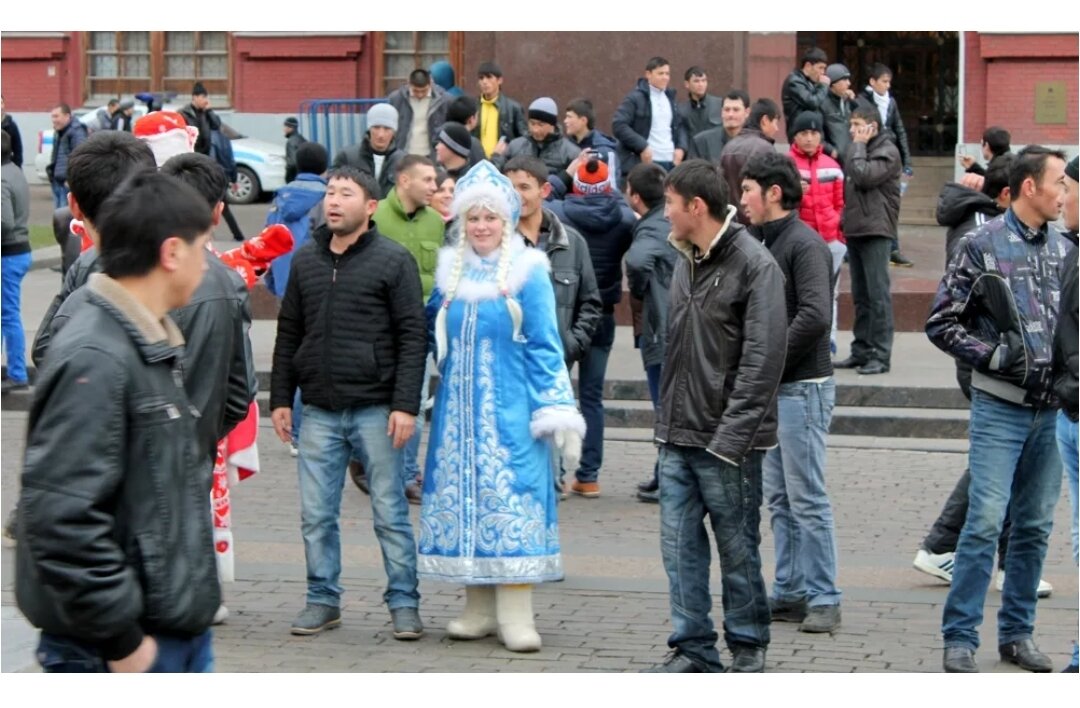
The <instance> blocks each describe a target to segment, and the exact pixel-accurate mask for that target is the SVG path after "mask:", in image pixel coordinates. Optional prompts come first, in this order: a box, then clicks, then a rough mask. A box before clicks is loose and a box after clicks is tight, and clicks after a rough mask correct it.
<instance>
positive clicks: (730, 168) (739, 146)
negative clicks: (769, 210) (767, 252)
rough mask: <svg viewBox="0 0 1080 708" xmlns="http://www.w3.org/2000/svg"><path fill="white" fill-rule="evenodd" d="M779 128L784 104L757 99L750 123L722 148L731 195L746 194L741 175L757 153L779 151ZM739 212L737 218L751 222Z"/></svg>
mask: <svg viewBox="0 0 1080 708" xmlns="http://www.w3.org/2000/svg"><path fill="white" fill-rule="evenodd" d="M779 131H780V107H779V106H777V105H776V103H775V102H774V101H772V100H771V99H768V98H759V99H758V100H757V101H754V105H753V107H752V108H751V109H750V117H749V118H748V119H747V121H746V125H745V126H744V127H743V129H742V130H741V131H739V134H738V135H736V136H735V137H734V138H732V139H731V140H730V141H729V142H728V143H727V144H726V145H724V147H723V149H722V150H721V151H720V167H721V168H722V171H721V174H722V176H723V179H724V182H725V184H726V186H727V193H728V194H730V195H738V194H742V180H741V178H740V177H739V175H741V174H742V169H743V167H744V166H745V165H746V163H747V162H749V161H750V159H751V158H753V157H754V156H756V155H761V154H764V153H770V152H775V151H776V149H775V148H774V147H773V142H774V138H775V136H776V134H777V133H778V132H779ZM735 212H736V214H735V219H736V220H737V221H738V222H739V223H740V224H743V225H748V224H749V223H750V221H749V220H748V219H747V217H746V215H745V214H744V213H743V212H742V211H740V210H738V209H735Z"/></svg>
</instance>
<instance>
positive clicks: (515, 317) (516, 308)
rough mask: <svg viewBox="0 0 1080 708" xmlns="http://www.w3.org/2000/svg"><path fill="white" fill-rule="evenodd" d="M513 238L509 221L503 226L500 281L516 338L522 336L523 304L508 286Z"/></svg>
mask: <svg viewBox="0 0 1080 708" xmlns="http://www.w3.org/2000/svg"><path fill="white" fill-rule="evenodd" d="M511 238H513V230H512V229H511V228H510V224H509V223H505V224H504V227H503V239H502V253H500V254H499V271H498V283H499V292H500V293H501V294H502V296H503V297H505V298H506V309H507V311H509V313H510V321H511V322H513V324H514V340H515V341H517V339H518V337H520V336H521V318H522V313H521V305H520V304H518V301H517V300H515V299H514V298H513V297H512V296H511V295H510V289H509V287H508V286H507V282H506V281H507V278H508V276H509V274H510V240H511Z"/></svg>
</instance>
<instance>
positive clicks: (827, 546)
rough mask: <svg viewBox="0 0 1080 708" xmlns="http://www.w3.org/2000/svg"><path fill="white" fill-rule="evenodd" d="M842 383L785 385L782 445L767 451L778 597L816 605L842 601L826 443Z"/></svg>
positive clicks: (765, 476)
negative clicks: (826, 489) (826, 467)
mask: <svg viewBox="0 0 1080 708" xmlns="http://www.w3.org/2000/svg"><path fill="white" fill-rule="evenodd" d="M835 405H836V382H835V381H834V380H833V379H832V377H829V380H828V381H826V382H825V383H808V382H795V383H786V384H781V385H780V391H779V394H778V397H777V410H778V415H779V425H778V428H777V436H778V437H779V441H780V442H779V445H778V446H777V447H775V448H773V449H772V450H769V451H768V452H767V453H765V463H764V468H763V474H762V481H763V487H764V490H765V500H766V502H767V503H768V505H769V513H770V515H771V517H772V530H773V537H774V538H775V539H776V581H775V582H774V583H773V589H772V597H773V598H774V599H776V600H785V601H789V602H796V601H801V600H806V602H807V604H808V605H810V606H811V607H817V606H819V605H838V604H840V591H839V590H838V589H837V588H836V532H835V530H834V527H833V513H832V505H831V504H830V503H829V495H828V493H827V492H826V491H825V445H826V438H827V437H828V435H829V424H830V423H831V422H832V413H833V407H834V406H835Z"/></svg>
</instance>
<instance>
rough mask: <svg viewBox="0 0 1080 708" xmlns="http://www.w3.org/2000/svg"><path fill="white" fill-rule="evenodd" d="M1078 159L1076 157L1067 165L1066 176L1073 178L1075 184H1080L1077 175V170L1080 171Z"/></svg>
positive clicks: (1079, 178)
mask: <svg viewBox="0 0 1080 708" xmlns="http://www.w3.org/2000/svg"><path fill="white" fill-rule="evenodd" d="M1077 159H1078V158H1075V157H1074V158H1073V159H1071V160H1069V164H1067V165H1065V174H1066V175H1068V176H1069V177H1070V178H1072V181H1073V182H1080V177H1078V176H1077V174H1076V173H1077V169H1080V168H1078V166H1077Z"/></svg>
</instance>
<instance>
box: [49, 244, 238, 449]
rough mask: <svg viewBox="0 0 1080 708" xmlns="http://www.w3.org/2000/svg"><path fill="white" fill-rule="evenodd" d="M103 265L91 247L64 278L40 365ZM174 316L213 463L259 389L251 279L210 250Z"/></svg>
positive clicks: (184, 368) (191, 395) (205, 446)
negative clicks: (197, 279) (200, 276)
mask: <svg viewBox="0 0 1080 708" xmlns="http://www.w3.org/2000/svg"><path fill="white" fill-rule="evenodd" d="M99 269H100V264H99V261H98V257H97V249H90V250H88V251H86V252H85V253H83V255H82V256H80V258H79V260H78V261H76V267H73V268H72V269H71V271H69V273H70V274H71V275H70V277H67V278H65V279H64V290H62V291H61V293H60V295H57V297H56V299H55V300H54V301H53V305H52V306H51V307H50V308H49V312H48V313H46V315H45V319H44V320H42V322H41V328H40V329H39V330H38V334H37V338H36V339H35V340H34V350H33V357H34V363H35V364H37V365H38V367H41V366H42V365H43V363H44V361H45V358H46V356H45V355H46V353H47V352H48V350H49V349H50V348H51V346H50V344H51V341H52V340H53V339H54V338H55V337H56V336H57V333H58V332H60V330H62V329H63V328H64V327H65V326H67V325H68V323H69V322H71V321H72V320H73V319H78V318H79V317H81V316H82V315H81V314H80V313H81V312H82V307H83V303H85V302H86V301H87V300H89V299H90V297H91V294H90V290H89V289H88V288H86V287H82V285H83V283H85V282H86V281H87V279H88V278H89V277H90V276H91V274H93V273H96V272H97V271H98V270H99ZM69 287H71V288H72V290H71V291H68V290H67V289H68V288H69ZM169 316H170V317H171V318H172V319H173V322H175V323H176V326H177V327H179V328H180V331H181V332H182V333H183V335H184V360H183V362H182V365H181V371H182V372H183V374H184V388H185V390H186V391H187V394H188V398H189V399H190V400H191V403H192V404H193V405H194V406H195V409H196V410H197V411H199V420H198V421H197V423H196V426H197V428H198V430H199V441H200V448H199V453H200V455H202V456H203V457H204V458H206V459H209V460H210V465H211V466H213V459H214V456H215V455H216V451H217V443H218V441H219V440H221V439H222V438H223V437H225V436H226V435H227V434H228V433H229V431H230V430H232V429H233V428H235V427H236V426H237V424H239V423H240V421H242V420H243V419H244V418H245V417H247V412H248V405H249V404H250V403H251V401H253V400H254V399H255V394H256V393H258V381H257V379H256V377H255V360H254V357H253V356H252V354H251V339H250V337H249V336H248V332H249V330H250V329H251V308H250V306H249V295H248V289H247V285H245V283H244V281H243V280H241V279H240V277H239V276H238V275H237V274H236V273H234V272H232V270H231V269H230V268H229V267H228V266H226V265H225V264H224V263H222V262H221V260H220V259H218V258H217V256H214V255H212V254H207V256H206V273H204V274H203V279H202V282H201V283H199V287H198V288H197V289H196V290H195V293H194V294H193V295H192V296H191V301H190V302H189V303H188V304H187V305H185V306H183V307H181V308H178V309H176V310H173V311H172V312H170V313H169Z"/></svg>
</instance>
